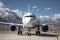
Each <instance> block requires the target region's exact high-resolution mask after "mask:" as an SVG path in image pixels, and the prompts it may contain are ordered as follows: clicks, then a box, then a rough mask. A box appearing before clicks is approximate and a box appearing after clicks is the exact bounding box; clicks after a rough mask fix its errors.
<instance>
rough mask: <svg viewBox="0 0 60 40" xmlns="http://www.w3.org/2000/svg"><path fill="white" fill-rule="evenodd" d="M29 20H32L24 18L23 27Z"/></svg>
mask: <svg viewBox="0 0 60 40" xmlns="http://www.w3.org/2000/svg"><path fill="white" fill-rule="evenodd" d="M31 19H32V18H24V19H23V24H24V25H26V24H28V23H29V22H30V20H31Z"/></svg>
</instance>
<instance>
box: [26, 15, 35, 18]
mask: <svg viewBox="0 0 60 40" xmlns="http://www.w3.org/2000/svg"><path fill="white" fill-rule="evenodd" d="M25 17H34V18H35V16H32V15H30V16H25Z"/></svg>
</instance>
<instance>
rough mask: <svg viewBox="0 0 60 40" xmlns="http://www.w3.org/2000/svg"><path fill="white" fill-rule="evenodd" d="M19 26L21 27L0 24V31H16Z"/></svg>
mask: <svg viewBox="0 0 60 40" xmlns="http://www.w3.org/2000/svg"><path fill="white" fill-rule="evenodd" d="M19 26H20V27H22V26H23V24H18V23H6V22H0V30H18V27H19ZM14 28H15V29H14Z"/></svg>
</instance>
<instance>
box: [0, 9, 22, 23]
mask: <svg viewBox="0 0 60 40" xmlns="http://www.w3.org/2000/svg"><path fill="white" fill-rule="evenodd" d="M17 14H19V12H15V11H12V10H10V9H8V8H0V22H13V23H22V16H23V15H20V16H18V15H17ZM20 14H23V13H20ZM2 20H3V21H2Z"/></svg>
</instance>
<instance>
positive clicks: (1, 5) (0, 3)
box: [0, 0, 4, 8]
mask: <svg viewBox="0 0 60 40" xmlns="http://www.w3.org/2000/svg"><path fill="white" fill-rule="evenodd" d="M2 7H4V4H3V3H2V2H1V0H0V8H2Z"/></svg>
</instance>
